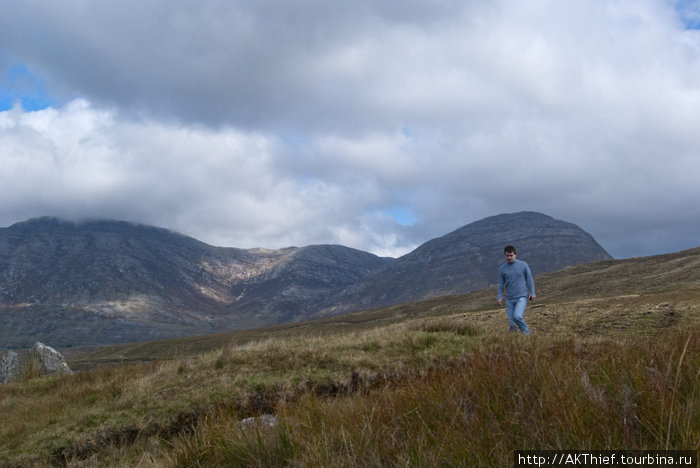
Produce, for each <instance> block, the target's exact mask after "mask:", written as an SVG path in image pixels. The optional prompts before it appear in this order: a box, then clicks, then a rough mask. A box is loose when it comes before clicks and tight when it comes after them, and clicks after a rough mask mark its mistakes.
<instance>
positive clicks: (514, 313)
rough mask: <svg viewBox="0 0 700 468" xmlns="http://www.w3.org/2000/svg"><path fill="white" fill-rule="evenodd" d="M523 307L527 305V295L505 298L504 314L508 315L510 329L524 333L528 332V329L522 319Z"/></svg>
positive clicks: (527, 333)
mask: <svg viewBox="0 0 700 468" xmlns="http://www.w3.org/2000/svg"><path fill="white" fill-rule="evenodd" d="M525 307H527V297H518V298H516V299H506V314H507V315H508V322H510V331H512V332H517V331H518V330H520V331H521V332H523V333H525V334H526V335H529V334H530V329H529V328H528V327H527V324H526V323H525V320H524V319H523V315H525Z"/></svg>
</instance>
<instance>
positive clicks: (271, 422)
mask: <svg viewBox="0 0 700 468" xmlns="http://www.w3.org/2000/svg"><path fill="white" fill-rule="evenodd" d="M278 424H279V420H278V419H277V417H276V416H274V415H272V414H263V415H262V416H257V417H252V418H245V419H243V420H241V421H238V423H237V424H236V427H239V428H241V429H242V430H244V431H247V430H250V429H253V428H264V429H274V428H275V427H277V425H278Z"/></svg>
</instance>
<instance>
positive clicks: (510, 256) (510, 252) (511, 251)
mask: <svg viewBox="0 0 700 468" xmlns="http://www.w3.org/2000/svg"><path fill="white" fill-rule="evenodd" d="M503 252H504V253H505V254H506V260H507V261H508V263H513V262H514V261H515V257H516V253H515V247H513V246H512V245H509V246H507V247H506V248H505V249H503Z"/></svg>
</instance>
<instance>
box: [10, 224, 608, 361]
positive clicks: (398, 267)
mask: <svg viewBox="0 0 700 468" xmlns="http://www.w3.org/2000/svg"><path fill="white" fill-rule="evenodd" d="M506 244H514V245H516V246H517V248H518V257H519V258H521V259H523V260H525V261H527V262H528V263H529V264H530V266H531V268H532V270H533V273H534V274H535V275H537V274H540V273H544V272H548V271H553V270H556V269H559V268H563V267H566V266H572V265H579V264H582V263H587V262H592V261H596V260H604V259H610V258H611V257H610V255H609V254H607V252H605V250H603V249H602V247H600V245H598V244H597V242H595V240H594V239H593V238H592V237H591V236H590V235H589V234H587V233H585V232H584V231H583V230H581V229H580V228H578V227H577V226H575V225H573V224H570V223H565V222H563V221H558V220H555V219H553V218H551V217H549V216H546V215H542V214H539V213H530V212H525V213H516V214H505V215H498V216H493V217H490V218H486V219H484V220H481V221H477V222H476V223H472V224H469V225H467V226H464V227H462V228H460V229H457V230H456V231H454V232H452V233H449V234H447V235H445V236H443V237H440V238H437V239H433V240H431V241H429V242H427V243H425V244H423V245H421V246H420V247H418V248H417V249H416V250H414V251H413V252H411V253H409V254H407V255H405V256H403V257H400V258H398V259H389V258H380V257H377V256H375V255H372V254H370V253H367V252H362V251H360V250H356V249H351V248H348V247H343V246H338V245H315V246H307V247H289V248H286V249H280V250H266V249H247V250H246V249H236V248H221V247H213V246H210V245H207V244H205V243H203V242H200V241H198V240H196V239H193V238H191V237H187V236H184V235H181V234H178V233H175V232H172V231H168V230H165V229H160V228H155V227H151V226H143V225H137V224H133V223H127V222H121V221H108V220H98V221H86V222H82V223H73V222H67V221H61V220H58V219H55V218H38V219H32V220H29V221H26V222H22V223H17V224H15V225H13V226H10V227H8V228H3V229H0V320H1V321H2V322H1V323H2V324H3V325H2V328H0V347H10V348H18V347H28V346H31V344H32V343H33V342H34V341H42V342H45V343H48V344H50V345H52V346H60V347H68V346H77V345H87V344H90V345H100V344H107V343H123V342H136V341H146V340H155V339H161V338H169V337H177V336H187V335H195V334H206V333H211V332H216V331H222V330H231V329H243V328H251V327H256V326H265V325H274V324H281V323H289V322H295V321H300V320H306V319H308V318H311V317H314V316H317V315H330V314H335V313H340V312H345V311H351V310H359V309H364V308H372V307H377V306H381V305H386V304H397V303H401V302H408V301H414V300H417V299H422V298H428V297H434V296H439V295H444V294H455V293H462V292H469V291H474V290H478V289H481V288H483V287H486V286H488V285H489V284H492V283H494V282H495V280H496V277H495V271H496V268H497V266H498V265H499V264H500V263H501V262H502V261H503V253H502V252H503V247H504V246H505V245H506Z"/></svg>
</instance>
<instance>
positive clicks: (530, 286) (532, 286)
mask: <svg viewBox="0 0 700 468" xmlns="http://www.w3.org/2000/svg"><path fill="white" fill-rule="evenodd" d="M525 270H526V271H525V280H526V281H527V289H528V290H529V291H530V296H529V298H530V300H531V301H534V300H535V280H534V279H533V278H532V272H531V271H530V267H529V266H528V267H527V268H526V269H525Z"/></svg>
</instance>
